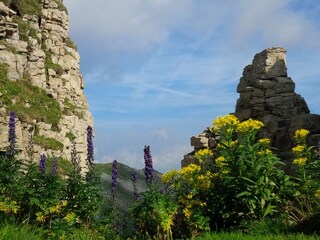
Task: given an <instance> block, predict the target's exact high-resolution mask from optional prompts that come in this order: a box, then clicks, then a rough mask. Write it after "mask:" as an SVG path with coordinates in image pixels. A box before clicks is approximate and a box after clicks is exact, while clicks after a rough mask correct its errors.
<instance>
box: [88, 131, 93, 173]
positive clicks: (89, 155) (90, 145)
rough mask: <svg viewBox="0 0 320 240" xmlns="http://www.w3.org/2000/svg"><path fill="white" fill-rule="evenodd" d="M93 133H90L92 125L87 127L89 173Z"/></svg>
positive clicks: (91, 164)
mask: <svg viewBox="0 0 320 240" xmlns="http://www.w3.org/2000/svg"><path fill="white" fill-rule="evenodd" d="M92 138H93V135H92V127H91V126H88V127H87V166H88V169H89V175H90V174H92V171H93V169H92V167H93V161H94V159H93V152H94V148H93V141H92Z"/></svg>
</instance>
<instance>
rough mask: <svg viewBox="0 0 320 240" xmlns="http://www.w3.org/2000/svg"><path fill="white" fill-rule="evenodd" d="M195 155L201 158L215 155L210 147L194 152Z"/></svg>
mask: <svg viewBox="0 0 320 240" xmlns="http://www.w3.org/2000/svg"><path fill="white" fill-rule="evenodd" d="M194 156H195V157H196V158H197V159H199V160H200V159H202V158H205V157H209V156H213V152H212V151H211V150H210V149H209V148H205V149H200V150H199V151H197V152H196V153H195V154H194Z"/></svg>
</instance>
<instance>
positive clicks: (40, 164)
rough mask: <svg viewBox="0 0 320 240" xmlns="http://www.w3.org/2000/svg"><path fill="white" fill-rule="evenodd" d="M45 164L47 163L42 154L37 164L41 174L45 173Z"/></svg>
mask: <svg viewBox="0 0 320 240" xmlns="http://www.w3.org/2000/svg"><path fill="white" fill-rule="evenodd" d="M46 162H47V157H46V156H45V155H44V154H42V155H41V156H40V163H39V169H40V172H41V173H45V172H46Z"/></svg>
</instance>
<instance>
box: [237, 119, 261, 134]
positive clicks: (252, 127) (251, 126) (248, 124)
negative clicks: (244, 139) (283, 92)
mask: <svg viewBox="0 0 320 240" xmlns="http://www.w3.org/2000/svg"><path fill="white" fill-rule="evenodd" d="M263 126H264V124H263V122H260V121H258V120H253V119H252V118H249V119H248V120H246V121H243V122H241V123H239V124H238V127H237V131H238V132H252V131H256V130H259V129H260V128H262V127H263Z"/></svg>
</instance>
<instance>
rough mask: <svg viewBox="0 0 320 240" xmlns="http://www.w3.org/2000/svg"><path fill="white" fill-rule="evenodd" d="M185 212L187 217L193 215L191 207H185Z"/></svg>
mask: <svg viewBox="0 0 320 240" xmlns="http://www.w3.org/2000/svg"><path fill="white" fill-rule="evenodd" d="M183 213H184V215H185V216H186V218H188V219H189V218H190V217H191V215H192V211H191V210H190V209H189V208H184V209H183Z"/></svg>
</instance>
